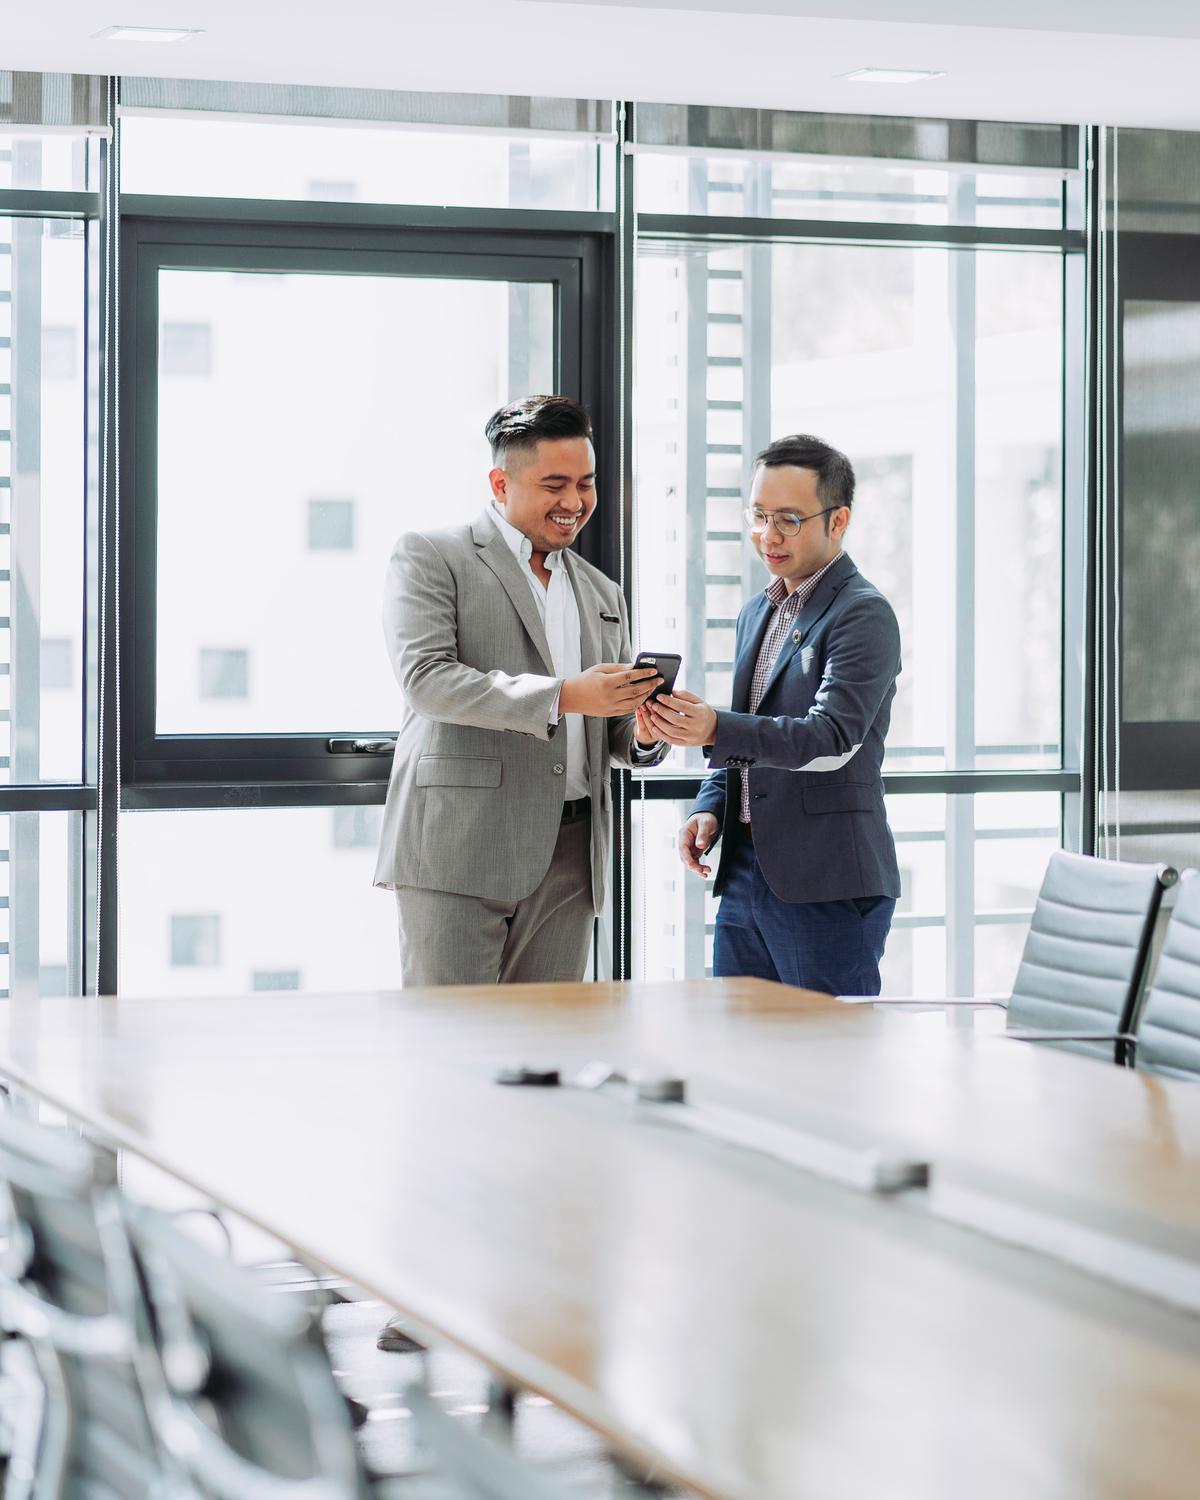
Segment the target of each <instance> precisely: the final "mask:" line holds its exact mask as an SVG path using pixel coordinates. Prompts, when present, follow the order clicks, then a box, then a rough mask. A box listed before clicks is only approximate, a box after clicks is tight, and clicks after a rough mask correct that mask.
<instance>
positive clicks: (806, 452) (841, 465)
mask: <svg viewBox="0 0 1200 1500" xmlns="http://www.w3.org/2000/svg"><path fill="white" fill-rule="evenodd" d="M759 464H763V465H765V467H766V468H768V469H779V468H782V467H783V466H784V465H785V464H786V465H789V466H790V467H791V468H793V469H812V470H813V472H814V473H815V474H816V476H817V498H818V499H819V500H820V502H821V504H822V505H827V506H833V507H836V506H839V505H845V506H847V507H849V506H852V505H853V504H854V465H853V464H852V463H851V462H850V460H849V459H848V458H847V457H846V455H845V454H844V453H839V452H838V450H837V449H836V448H831V447H830V446H829V444H828V443H823V442H822V441H821V439H820V438H817V437H813V436H811V434H809V433H807V432H795V433H793V434H792V435H791V436H790V437H781V438H776V439H775V441H774V442H773V443H768V444H767V446H766V447H765V448H764V449H763V451H762V452H761V453H759V454H756V455H755V458H754V467H755V468H756V469H757V468H758V466H759ZM825 531H826V533H828V531H829V517H828V516H826V517H825Z"/></svg>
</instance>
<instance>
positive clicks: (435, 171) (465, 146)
mask: <svg viewBox="0 0 1200 1500" xmlns="http://www.w3.org/2000/svg"><path fill="white" fill-rule="evenodd" d="M121 146H122V150H121V185H122V187H123V189H124V191H125V192H127V193H182V194H189V195H197V196H203V197H220V198H290V199H295V198H313V199H332V200H336V201H342V202H349V201H358V202H362V203H436V204H453V205H456V206H459V207H463V208H557V209H574V210H591V209H597V208H604V207H608V206H610V205H609V204H608V203H607V202H605V201H602V200H601V195H602V194H603V195H604V197H605V198H609V197H611V187H610V184H611V181H612V177H613V150H614V148H613V146H612V145H611V144H609V143H605V144H601V145H597V144H596V142H595V141H593V140H589V139H587V138H582V139H580V140H570V139H560V138H552V139H549V140H542V139H539V138H537V137H535V136H504V135H493V134H491V133H488V132H483V131H474V132H472V131H464V132H461V133H458V134H455V133H452V132H449V131H424V130H412V129H407V128H405V129H394V128H393V129H387V128H376V129H371V128H369V127H363V128H359V127H353V126H344V125H317V124H303V125H297V124H293V123H291V122H285V121H280V122H279V123H278V124H276V123H273V122H267V121H257V120H255V121H247V120H221V119H212V120H192V119H185V120H173V119H162V118H157V117H150V116H141V117H139V116H137V115H132V116H127V117H126V118H125V119H124V120H123V122H122V125H121Z"/></svg>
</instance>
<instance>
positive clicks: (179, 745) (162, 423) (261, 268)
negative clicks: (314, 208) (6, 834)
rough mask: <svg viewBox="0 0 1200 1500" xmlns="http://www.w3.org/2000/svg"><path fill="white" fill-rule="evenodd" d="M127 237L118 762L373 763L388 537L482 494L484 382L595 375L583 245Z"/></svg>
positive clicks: (332, 236)
mask: <svg viewBox="0 0 1200 1500" xmlns="http://www.w3.org/2000/svg"><path fill="white" fill-rule="evenodd" d="M198 211H199V210H198V209H197V207H196V206H195V205H191V206H189V207H188V208H187V210H186V219H187V220H191V219H193V218H194V216H195V215H196V213H197V212H198ZM205 211H206V212H207V213H209V214H210V215H211V214H215V213H216V212H217V209H216V207H215V206H214V205H206V206H205ZM124 238H125V248H126V267H127V272H126V288H127V305H126V312H125V323H124V331H125V339H126V344H125V348H126V350H127V351H128V358H129V360H130V363H131V367H132V369H133V371H134V372H135V373H134V381H135V386H134V389H135V391H136V394H135V396H134V397H133V399H132V400H131V401H130V402H129V403H128V405H127V407H126V410H125V412H124V414H123V419H124V424H125V431H126V433H127V438H128V440H127V444H126V449H125V453H126V464H125V468H124V471H123V478H124V483H125V492H126V493H127V494H128V495H129V496H130V499H131V501H132V504H131V505H130V506H129V508H128V511H127V516H128V518H129V521H128V527H127V532H126V552H125V558H124V562H125V566H126V567H127V568H128V569H129V571H130V574H131V575H132V577H133V579H134V580H135V582H134V586H133V587H132V588H131V589H130V590H129V591H128V593H127V595H126V603H125V620H126V623H127V628H128V629H129V631H130V635H131V637H132V638H134V639H135V640H136V642H137V649H136V655H135V667H134V674H133V678H132V682H131V683H130V688H131V693H130V698H129V700H128V708H127V713H126V724H127V728H128V739H127V746H126V762H125V776H126V782H127V784H128V785H129V786H130V787H132V786H133V785H134V784H135V783H138V784H148V783H152V782H155V781H159V782H167V783H176V784H178V783H185V782H189V781H193V780H206V781H217V782H226V781H230V780H239V781H242V782H245V783H248V784H277V783H281V782H287V781H293V782H295V781H303V782H305V783H308V784H311V783H313V782H321V781H332V782H341V783H345V782H347V781H350V780H354V781H361V780H380V779H382V778H383V777H385V776H386V773H387V769H388V762H387V759H386V757H385V756H384V755H381V754H374V755H367V754H366V753H365V752H364V753H359V752H356V751H355V748H354V745H355V741H356V740H360V741H362V740H372V742H373V743H377V742H379V741H380V740H381V738H383V739H385V738H386V736H387V735H388V734H389V733H390V732H394V731H395V729H396V727H397V725H398V722H399V710H400V705H399V702H398V699H397V693H396V685H395V682H394V679H393V677H392V674H391V671H390V670H389V667H388V662H387V657H386V653H385V651H384V649H383V640H382V633H381V628H380V600H381V588H382V580H383V573H384V569H385V566H386V563H387V557H388V554H389V552H390V550H391V547H392V545H393V543H394V541H395V539H396V537H397V536H398V535H399V534H400V533H401V532H404V531H406V530H410V529H413V528H418V527H437V526H445V525H450V524H453V523H455V522H462V521H467V520H470V519H471V518H472V517H473V516H475V515H476V514H478V512H479V511H480V510H481V509H483V507H484V506H485V505H486V503H487V500H488V489H487V471H488V467H489V462H490V461H489V455H488V452H487V445H486V443H485V440H484V437H483V430H482V429H483V425H484V422H485V420H486V418H487V417H488V416H489V415H490V414H491V412H492V411H494V410H495V409H496V407H498V406H500V405H501V404H502V403H503V402H505V401H507V400H510V399H513V398H515V397H518V396H522V395H526V394H528V393H529V392H530V391H540V390H551V389H556V388H558V389H566V390H568V391H574V392H576V393H577V394H585V395H589V396H591V398H592V399H593V400H594V399H595V397H596V395H597V394H598V392H597V387H596V379H595V375H594V367H595V362H596V356H597V333H596V330H595V328H594V326H585V322H584V306H585V302H587V301H589V300H594V299H595V297H596V295H597V288H596V287H595V286H594V285H593V282H594V280H595V277H596V273H597V264H598V262H597V257H596V254H595V251H594V248H593V247H592V245H591V244H590V243H589V242H588V241H586V240H583V239H581V238H580V237H579V236H578V235H567V234H564V235H554V234H545V233H543V234H540V235H537V236H531V235H522V236H519V237H518V236H516V235H509V236H506V235H503V234H493V235H488V236H480V235H470V234H466V233H462V232H455V233H450V232H445V233H441V234H439V233H436V232H431V231H419V230H411V229H407V228H403V227H397V228H395V229H394V230H390V231H378V230H375V231H370V230H368V231H358V232H356V231H351V230H347V229H338V230H330V229H328V228H327V227H325V226H322V225H318V224H315V223H314V224H311V225H304V224H301V225H295V226H288V227H286V228H277V227H271V226H266V225H263V226H253V227H247V226H246V225H244V224H240V225H239V226H238V227H237V228H231V227H228V226H221V225H219V224H211V225H207V226H205V227H204V228H199V227H198V226H197V225H196V224H195V223H194V222H187V221H186V220H180V221H173V220H163V219H162V218H159V219H157V220H150V219H137V218H134V217H132V216H131V217H129V218H127V220H126V222H125V226H124ZM313 496H331V497H332V496H352V497H353V499H313V498H312V497H313ZM377 748H383V749H386V745H385V744H384V745H379V744H378V743H377ZM160 805H161V804H160ZM184 805H186V800H185V802H184Z"/></svg>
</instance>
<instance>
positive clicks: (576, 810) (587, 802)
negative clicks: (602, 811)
mask: <svg viewBox="0 0 1200 1500" xmlns="http://www.w3.org/2000/svg"><path fill="white" fill-rule="evenodd" d="M591 815H592V799H591V798H590V797H576V798H575V799H574V800H572V799H571V798H570V797H568V798H567V800H566V801H565V802H564V803H563V809H562V821H563V822H564V823H573V822H574V821H575V819H576V818H590V817H591Z"/></svg>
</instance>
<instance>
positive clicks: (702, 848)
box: [679, 813, 721, 879]
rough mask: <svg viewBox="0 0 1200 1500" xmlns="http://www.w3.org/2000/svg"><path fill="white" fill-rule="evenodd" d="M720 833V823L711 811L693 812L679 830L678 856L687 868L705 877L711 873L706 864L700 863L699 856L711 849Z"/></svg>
mask: <svg viewBox="0 0 1200 1500" xmlns="http://www.w3.org/2000/svg"><path fill="white" fill-rule="evenodd" d="M720 834H721V825H720V823H718V822H717V820H716V818H715V817H714V816H713V814H712V813H693V814H692V816H691V817H690V818H689V819H688V820H687V822H686V823H685V824H684V825H683V827H682V828H681V829H680V830H679V857H680V859H681V860H683V862H684V864H685V865H686V866H687V867H688V869H689V870H694V871H695V872H696V874H697V875H703V876H704V877H705V878H706V879H707V877H708V876H709V875H711V874H712V870H711V868H710V867H709V866H708V865H702V864H701V863H700V856H701V855H702V854H704V853H705V852H706V851H707V850H709V849H711V848H712V846H713V845H714V844H715V843H716V841H717V839H718V838H719V837H720Z"/></svg>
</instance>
